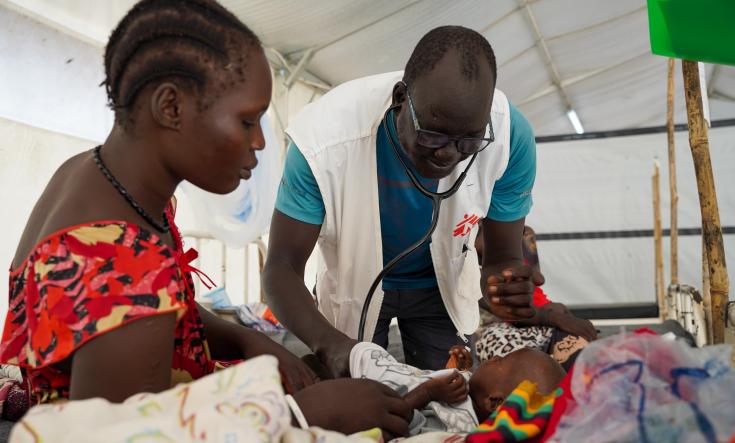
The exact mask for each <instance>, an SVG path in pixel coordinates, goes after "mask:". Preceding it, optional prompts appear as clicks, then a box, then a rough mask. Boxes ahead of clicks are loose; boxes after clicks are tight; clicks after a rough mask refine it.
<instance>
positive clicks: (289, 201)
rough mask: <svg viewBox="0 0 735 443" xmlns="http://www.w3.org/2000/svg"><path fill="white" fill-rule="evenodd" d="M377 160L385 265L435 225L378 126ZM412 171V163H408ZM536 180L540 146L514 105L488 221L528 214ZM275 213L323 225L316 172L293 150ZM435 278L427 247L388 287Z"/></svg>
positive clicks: (430, 184)
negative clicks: (505, 160)
mask: <svg viewBox="0 0 735 443" xmlns="http://www.w3.org/2000/svg"><path fill="white" fill-rule="evenodd" d="M388 127H389V131H391V132H392V133H393V140H398V137H397V136H396V134H395V128H394V127H393V119H392V118H389V119H388ZM377 135H378V137H377V142H376V145H377V146H376V156H377V158H376V160H377V170H378V199H379V203H380V225H381V235H382V237H383V264H387V263H388V262H389V261H390V260H391V259H392V258H393V257H395V256H396V255H398V254H399V253H400V252H402V251H403V250H405V249H406V248H408V247H409V246H410V245H412V244H413V243H415V242H416V241H417V240H419V239H420V238H421V237H422V236H423V235H424V233H425V232H426V231H427V230H428V229H429V225H430V224H431V200H429V199H428V198H427V197H425V196H424V195H422V194H421V193H420V192H419V191H418V190H417V189H416V188H415V187H414V186H413V184H412V183H411V180H410V179H409V178H408V175H407V174H406V171H404V170H403V166H402V165H401V163H400V161H399V160H398V158H397V157H396V155H395V153H394V151H393V149H392V148H391V146H390V143H389V141H388V138H387V134H386V133H385V130H384V126H383V125H382V124H381V125H380V126H379V128H378V134H377ZM407 163H408V164H409V166H410V167H412V166H411V165H410V162H407ZM413 172H414V173H415V174H416V176H417V177H419V179H420V180H421V182H422V184H423V185H424V186H426V187H427V188H428V189H431V190H434V191H435V190H436V189H437V186H438V184H439V181H438V180H435V179H425V178H423V177H421V176H420V175H419V174H418V172H416V170H415V169H414V170H413ZM535 179H536V142H535V140H534V135H533V130H532V129H531V125H530V124H529V123H528V120H526V117H525V116H523V114H521V112H520V111H518V109H516V107H515V106H513V105H510V157H509V160H508V167H507V168H506V170H505V173H504V174H503V176H502V177H501V178H500V179H498V180H497V181H496V182H495V187H494V188H493V194H492V200H491V202H490V209H489V211H488V213H487V218H490V219H492V220H496V221H503V222H510V221H515V220H518V219H521V218H523V217H525V216H526V215H528V212H529V211H530V210H531V204H532V198H531V190H532V189H533V183H534V181H535ZM276 209H277V210H278V211H280V212H282V213H283V214H285V215H287V216H289V217H291V218H294V219H296V220H299V221H302V222H304V223H309V224H314V225H320V224H322V222H323V221H324V202H323V200H322V195H321V192H320V191H319V186H318V185H317V183H316V179H314V174H313V173H312V172H311V168H309V164H308V163H307V162H306V159H305V158H304V156H303V155H302V154H301V151H299V149H298V148H297V147H296V146H295V145H294V144H293V143H291V145H290V146H289V147H288V152H287V154H286V162H285V166H284V171H283V178H282V179H281V185H280V187H279V189H278V197H277V198H276ZM436 285H437V283H436V276H435V275H434V266H433V264H432V260H431V253H430V252H429V245H428V243H427V244H424V245H422V246H421V248H419V249H418V250H417V251H415V252H414V253H413V254H411V255H409V256H408V257H406V258H404V259H403V260H402V261H401V262H399V263H398V264H397V265H396V266H395V267H394V268H393V269H392V270H391V272H389V273H388V275H386V277H385V279H384V280H383V289H388V290H392V289H418V288H431V287H435V286H436Z"/></svg>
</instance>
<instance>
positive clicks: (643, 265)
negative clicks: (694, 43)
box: [527, 103, 735, 304]
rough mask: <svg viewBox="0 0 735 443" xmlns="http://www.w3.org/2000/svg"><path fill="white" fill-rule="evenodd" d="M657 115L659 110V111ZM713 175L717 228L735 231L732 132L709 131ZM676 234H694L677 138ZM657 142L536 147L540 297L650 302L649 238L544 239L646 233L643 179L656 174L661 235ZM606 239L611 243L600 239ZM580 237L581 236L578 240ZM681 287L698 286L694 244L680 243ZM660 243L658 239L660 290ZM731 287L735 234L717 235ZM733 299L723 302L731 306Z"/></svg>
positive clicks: (685, 157) (649, 211) (688, 163)
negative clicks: (542, 291)
mask: <svg viewBox="0 0 735 443" xmlns="http://www.w3.org/2000/svg"><path fill="white" fill-rule="evenodd" d="M661 105H662V106H664V104H663V103H662V104H661ZM710 146H711V150H712V167H713V171H714V176H715V183H716V186H717V198H718V202H719V209H720V218H721V222H722V225H723V226H733V225H735V127H724V128H714V129H711V130H710ZM676 147H677V154H676V155H677V161H678V163H677V176H678V189H679V228H680V229H683V228H697V227H699V226H701V222H700V213H699V200H698V195H697V185H696V180H695V176H694V167H693V164H692V156H691V153H690V151H689V142H688V139H687V133H686V132H678V133H677V134H676ZM666 149H667V145H666V134H651V135H642V136H629V137H615V138H607V139H598V140H580V141H569V142H556V143H540V144H539V145H538V148H537V156H538V172H537V179H536V185H535V187H534V207H533V209H532V210H531V214H530V215H529V217H528V219H527V224H529V225H530V226H532V227H533V228H534V229H535V230H536V232H537V233H538V234H539V235H540V236H541V238H542V240H540V241H539V254H540V258H541V268H542V271H543V272H544V274H545V276H546V282H547V283H546V286H545V289H546V291H547V293H548V294H549V296H550V297H551V298H552V299H553V300H557V301H560V302H564V303H569V304H605V303H636V302H651V303H654V302H655V300H656V299H655V294H654V284H653V277H654V254H653V252H654V251H653V237H635V238H604V239H602V238H601V239H570V240H551V239H547V240H543V239H544V238H548V236H549V234H557V233H559V234H563V233H567V234H570V233H592V232H602V233H609V232H610V231H632V230H650V229H652V228H653V206H652V189H651V176H652V174H653V162H654V159H655V158H656V157H657V158H658V159H659V161H660V162H661V164H662V168H661V196H662V199H661V205H662V210H661V212H662V224H663V227H664V229H667V228H668V227H669V215H668V214H669V209H668V208H669V193H668V168H667V167H666V162H667V154H666ZM608 235H610V234H608ZM584 236H585V235H580V237H584ZM679 242H680V246H679V274H680V280H681V282H682V283H687V284H691V285H694V286H697V287H701V282H702V278H701V239H700V237H699V236H696V235H695V236H680V237H679ZM669 244H670V243H669V238H668V237H665V238H664V258H665V272H666V274H665V275H666V278H665V281H666V282H667V284H668V281H669V265H668V257H669ZM725 251H726V253H727V262H728V264H729V265H730V268H729V272H730V280H731V281H735V272H734V271H735V235H731V234H729V235H726V236H725ZM731 298H732V297H731Z"/></svg>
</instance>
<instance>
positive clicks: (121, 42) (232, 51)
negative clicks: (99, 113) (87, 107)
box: [103, 0, 260, 125]
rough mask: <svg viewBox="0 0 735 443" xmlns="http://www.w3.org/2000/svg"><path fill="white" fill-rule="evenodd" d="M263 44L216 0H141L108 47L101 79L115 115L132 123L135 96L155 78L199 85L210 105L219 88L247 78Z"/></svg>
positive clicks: (197, 88)
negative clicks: (252, 54) (249, 61)
mask: <svg viewBox="0 0 735 443" xmlns="http://www.w3.org/2000/svg"><path fill="white" fill-rule="evenodd" d="M259 47H260V40H259V39H258V37H257V36H256V35H255V34H254V33H253V32H252V31H251V30H250V29H249V28H248V27H247V26H245V25H244V24H243V23H242V22H241V21H240V20H239V19H238V18H237V17H235V15H233V14H232V13H231V12H230V11H228V10H227V9H225V8H224V7H223V6H221V5H220V4H219V3H217V2H216V1H214V0H142V1H140V2H138V3H137V4H136V5H135V6H134V7H133V8H132V9H131V10H130V11H129V12H128V13H127V14H126V15H125V17H123V19H122V20H121V21H120V23H119V24H118V25H117V27H116V28H115V29H114V30H113V31H112V34H111V35H110V39H109V41H108V43H107V47H106V48H105V60H104V61H105V77H106V78H105V81H104V82H103V84H104V85H105V89H106V91H107V98H108V102H109V106H110V107H111V108H112V109H113V110H114V111H115V121H116V122H117V123H120V124H123V125H127V124H129V123H130V122H131V121H132V112H131V111H132V109H133V107H134V105H135V99H136V97H137V96H138V95H139V94H140V92H141V91H142V90H143V89H144V88H145V87H146V86H148V85H150V84H152V83H154V82H161V81H174V82H176V83H177V85H179V86H181V87H182V88H185V89H187V90H190V91H191V90H195V91H196V92H198V93H199V106H200V108H202V109H203V108H206V106H207V104H208V103H209V102H210V101H212V100H213V99H214V98H216V96H217V93H218V92H219V91H220V90H222V89H224V88H225V87H227V86H228V85H233V84H235V83H237V82H238V81H242V80H244V79H245V72H246V69H245V66H246V63H247V58H248V54H249V53H250V51H251V49H252V48H259ZM222 74H224V75H222ZM212 87H214V88H212ZM205 88H206V91H207V94H206V96H207V98H206V100H205V99H204V94H202V92H204V90H205Z"/></svg>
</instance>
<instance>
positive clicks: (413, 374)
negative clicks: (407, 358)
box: [350, 342, 478, 435]
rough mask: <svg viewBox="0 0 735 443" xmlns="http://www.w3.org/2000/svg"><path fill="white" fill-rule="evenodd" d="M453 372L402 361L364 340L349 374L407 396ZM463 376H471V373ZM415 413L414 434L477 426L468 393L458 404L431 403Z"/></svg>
mask: <svg viewBox="0 0 735 443" xmlns="http://www.w3.org/2000/svg"><path fill="white" fill-rule="evenodd" d="M452 371H454V369H443V370H441V371H428V370H421V369H417V368H414V367H413V366H409V365H406V364H403V363H399V362H398V361H397V360H396V359H395V358H393V356H392V355H390V354H389V353H388V352H387V351H386V350H385V349H383V348H381V347H380V346H378V345H376V344H375V343H370V342H362V343H358V344H357V345H355V347H354V348H352V351H351V352H350V374H351V375H352V378H368V379H370V380H376V381H379V382H381V383H383V384H385V385H387V386H389V387H390V388H392V389H394V390H395V391H396V392H398V393H399V394H400V395H406V394H407V393H408V392H410V391H411V390H413V389H414V388H416V387H417V386H418V385H420V384H421V383H424V382H425V381H427V380H430V379H432V378H436V377H441V376H443V375H447V374H449V373H451V372H452ZM462 375H463V376H464V377H465V378H466V379H468V378H469V373H467V372H463V373H462ZM418 412H419V414H416V413H414V419H413V421H412V422H411V425H410V433H411V435H415V434H419V433H425V432H434V431H439V432H453V433H465V432H470V431H471V430H472V429H474V428H475V427H476V426H477V424H478V423H477V416H476V415H475V411H474V409H473V408H472V401H471V400H470V397H469V396H468V397H467V399H466V400H465V401H463V402H462V403H460V404H456V405H449V404H446V403H439V402H436V401H432V402H430V403H429V404H428V405H427V406H426V407H425V408H424V409H423V410H421V411H418Z"/></svg>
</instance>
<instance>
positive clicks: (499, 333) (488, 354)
mask: <svg viewBox="0 0 735 443" xmlns="http://www.w3.org/2000/svg"><path fill="white" fill-rule="evenodd" d="M552 333H553V328H550V327H547V326H526V327H518V326H514V325H512V324H510V323H506V322H497V323H491V324H489V325H487V326H485V327H482V328H480V329H479V330H478V339H477V341H476V343H475V351H476V352H477V358H478V359H479V360H480V362H484V361H486V360H489V359H491V358H493V357H505V356H506V355H508V354H510V353H511V352H514V351H517V350H519V349H524V348H532V349H538V350H540V351H543V352H547V351H548V346H549V342H550V341H551V335H552Z"/></svg>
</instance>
